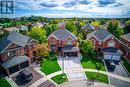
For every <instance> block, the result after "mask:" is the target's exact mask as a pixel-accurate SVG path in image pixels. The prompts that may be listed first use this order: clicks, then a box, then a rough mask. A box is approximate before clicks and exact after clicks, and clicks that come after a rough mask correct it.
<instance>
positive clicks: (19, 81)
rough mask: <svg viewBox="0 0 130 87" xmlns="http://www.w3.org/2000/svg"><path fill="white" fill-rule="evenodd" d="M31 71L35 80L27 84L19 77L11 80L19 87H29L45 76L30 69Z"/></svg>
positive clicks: (16, 76) (13, 77) (15, 76)
mask: <svg viewBox="0 0 130 87" xmlns="http://www.w3.org/2000/svg"><path fill="white" fill-rule="evenodd" d="M29 70H30V71H31V73H32V74H33V79H32V80H31V81H30V82H28V83H25V82H24V81H23V80H22V79H21V78H20V77H19V75H18V74H17V75H14V76H12V77H11V78H12V79H13V81H14V82H15V83H16V84H17V85H18V86H19V87H28V86H30V85H31V84H32V83H34V82H35V81H37V80H39V79H41V78H43V76H42V75H41V74H39V73H38V72H36V71H35V70H34V69H32V68H29Z"/></svg>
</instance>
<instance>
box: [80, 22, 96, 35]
mask: <svg viewBox="0 0 130 87" xmlns="http://www.w3.org/2000/svg"><path fill="white" fill-rule="evenodd" d="M95 30H96V29H95V28H94V26H93V25H91V24H86V25H84V26H83V27H82V28H81V31H85V32H86V33H90V32H93V31H95Z"/></svg>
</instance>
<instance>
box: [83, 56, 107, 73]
mask: <svg viewBox="0 0 130 87" xmlns="http://www.w3.org/2000/svg"><path fill="white" fill-rule="evenodd" d="M81 64H82V66H83V68H85V69H96V67H97V65H100V67H101V70H102V71H106V69H105V65H104V63H103V61H102V60H101V59H95V58H92V57H89V56H87V55H83V58H82V59H81Z"/></svg>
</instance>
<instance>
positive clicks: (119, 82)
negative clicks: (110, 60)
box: [107, 63, 130, 87]
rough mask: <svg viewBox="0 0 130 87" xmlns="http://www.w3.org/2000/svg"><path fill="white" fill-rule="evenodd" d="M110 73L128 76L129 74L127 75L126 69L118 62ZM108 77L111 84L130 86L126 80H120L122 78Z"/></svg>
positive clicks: (120, 86)
mask: <svg viewBox="0 0 130 87" xmlns="http://www.w3.org/2000/svg"><path fill="white" fill-rule="evenodd" d="M107 69H108V68H107ZM108 71H109V70H108ZM109 72H111V71H109ZM111 73H114V74H117V75H120V76H124V77H127V78H129V76H128V75H127V73H126V71H125V70H124V68H123V66H122V65H121V64H120V63H119V64H118V65H116V68H115V70H114V71H113V72H111ZM109 78H110V83H111V84H112V85H115V86H117V87H130V83H129V82H127V81H122V80H119V79H116V78H113V77H109Z"/></svg>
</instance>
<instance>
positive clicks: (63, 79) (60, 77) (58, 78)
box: [51, 74, 68, 84]
mask: <svg viewBox="0 0 130 87" xmlns="http://www.w3.org/2000/svg"><path fill="white" fill-rule="evenodd" d="M51 79H52V80H53V81H55V82H56V83H57V84H61V83H63V82H66V81H68V79H67V76H66V75H65V74H60V75H57V76H55V77H53V78H51Z"/></svg>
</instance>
